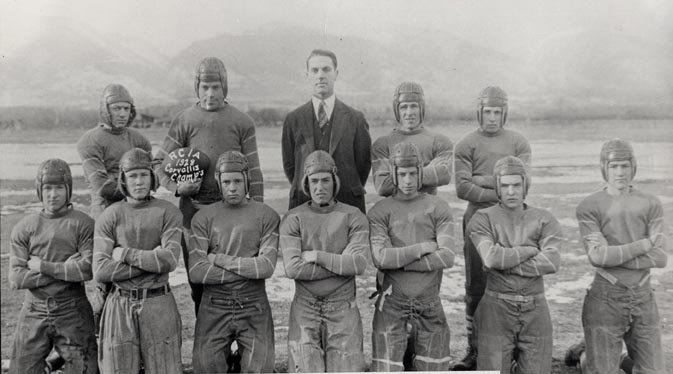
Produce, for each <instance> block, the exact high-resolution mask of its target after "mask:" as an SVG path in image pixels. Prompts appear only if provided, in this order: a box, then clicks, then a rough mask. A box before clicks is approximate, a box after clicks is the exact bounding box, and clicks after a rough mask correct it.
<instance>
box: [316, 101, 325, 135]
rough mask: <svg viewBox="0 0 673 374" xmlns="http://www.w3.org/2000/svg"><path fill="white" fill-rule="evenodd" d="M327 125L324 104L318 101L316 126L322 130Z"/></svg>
mask: <svg viewBox="0 0 673 374" xmlns="http://www.w3.org/2000/svg"><path fill="white" fill-rule="evenodd" d="M326 124H327V111H326V110H325V102H324V101H322V100H321V101H320V106H319V107H318V126H319V127H320V128H321V129H322V128H323V127H324V126H325V125H326Z"/></svg>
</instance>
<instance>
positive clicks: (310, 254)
mask: <svg viewBox="0 0 673 374" xmlns="http://www.w3.org/2000/svg"><path fill="white" fill-rule="evenodd" d="M301 258H302V260H304V261H306V262H308V263H315V262H316V261H318V251H306V252H302V253H301Z"/></svg>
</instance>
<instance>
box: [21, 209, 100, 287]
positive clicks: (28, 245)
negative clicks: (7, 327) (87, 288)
mask: <svg viewBox="0 0 673 374" xmlns="http://www.w3.org/2000/svg"><path fill="white" fill-rule="evenodd" d="M93 231H94V220H93V219H91V217H89V216H88V215H86V214H84V213H82V212H80V211H77V210H74V209H73V208H72V207H69V208H68V209H66V210H64V211H61V212H59V213H56V214H50V213H48V212H46V211H44V210H43V211H42V212H40V213H37V214H31V215H29V216H26V217H24V218H23V219H22V220H21V221H19V223H17V224H16V226H14V228H13V229H12V234H11V239H10V248H9V284H10V286H11V287H12V288H14V289H29V290H30V292H32V293H33V294H34V295H35V296H36V297H38V298H40V299H44V298H47V297H50V296H56V295H58V294H59V293H60V292H61V291H63V290H65V289H66V288H67V287H69V286H70V284H71V283H70V282H76V283H79V282H84V281H88V280H91V256H92V253H93V252H92V251H93ZM30 256H37V257H40V258H41V260H42V262H41V265H40V270H39V272H37V271H33V270H29V269H28V260H29V259H30Z"/></svg>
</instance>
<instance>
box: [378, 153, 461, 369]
mask: <svg viewBox="0 0 673 374" xmlns="http://www.w3.org/2000/svg"><path fill="white" fill-rule="evenodd" d="M391 153H392V154H391V156H390V164H391V167H392V170H391V172H392V176H393V178H392V182H393V185H394V186H395V194H394V195H393V196H391V197H388V198H386V199H383V200H381V201H379V202H378V203H376V205H374V207H373V208H372V209H371V210H370V211H369V214H368V217H369V222H370V231H371V247H372V259H373V260H374V265H376V267H377V268H378V269H379V270H380V271H381V272H382V274H383V277H382V280H381V284H379V285H377V288H378V290H379V291H378V295H379V296H378V299H377V301H376V310H375V312H374V322H373V332H372V349H373V353H372V371H403V370H404V369H405V368H404V364H403V362H402V361H403V360H402V357H403V356H404V355H405V352H406V351H408V352H411V360H412V362H413V364H412V366H413V369H414V370H422V371H428V370H448V369H449V363H450V357H449V340H450V331H449V325H448V324H447V322H446V316H445V314H444V308H443V307H442V301H441V300H440V298H439V288H440V286H441V283H442V271H443V270H444V269H446V268H450V267H451V266H453V260H454V253H453V250H452V247H453V246H454V238H453V227H452V226H451V213H450V211H449V205H448V204H447V203H446V202H445V201H444V200H442V199H441V198H439V197H437V196H434V195H429V194H427V193H424V192H419V190H420V189H421V188H422V182H421V181H422V180H423V177H422V171H423V160H422V159H421V155H420V152H419V151H418V149H417V148H416V146H415V145H414V144H412V143H398V144H396V145H394V146H393V148H392V152H391ZM409 344H411V345H412V346H408V345H409Z"/></svg>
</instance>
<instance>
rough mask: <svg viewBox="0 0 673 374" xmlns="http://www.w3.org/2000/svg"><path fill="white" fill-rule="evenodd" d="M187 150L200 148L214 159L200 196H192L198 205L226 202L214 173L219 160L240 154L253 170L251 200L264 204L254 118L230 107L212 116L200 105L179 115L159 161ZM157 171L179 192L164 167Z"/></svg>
mask: <svg viewBox="0 0 673 374" xmlns="http://www.w3.org/2000/svg"><path fill="white" fill-rule="evenodd" d="M183 147H192V148H196V149H198V150H200V151H201V152H205V154H206V155H207V156H208V158H209V159H210V165H209V166H208V170H206V174H205V175H204V176H203V180H202V182H201V188H200V190H199V192H198V193H197V194H196V195H194V196H191V197H192V198H193V199H194V200H196V201H197V202H198V203H202V204H210V203H213V202H215V201H219V200H222V195H221V193H220V190H219V188H218V187H217V183H218V182H217V181H216V180H215V177H214V175H215V174H214V173H215V166H216V165H217V159H218V157H219V156H220V155H221V154H222V153H224V152H226V151H239V152H241V153H243V154H244V155H245V157H246V158H247V159H248V166H249V167H250V197H251V198H252V199H254V200H257V201H263V200H264V183H263V180H262V170H261V169H260V167H259V155H258V154H257V138H256V137H255V124H254V122H253V120H252V118H250V116H248V115H246V114H245V113H243V112H241V111H239V110H238V109H236V108H234V107H233V106H231V105H229V104H226V105H225V106H224V107H222V108H220V109H219V110H217V111H212V112H209V111H207V110H205V109H203V108H201V106H200V105H199V104H198V103H196V104H195V105H194V106H191V107H189V108H187V109H185V110H183V111H181V112H180V113H178V115H177V116H176V117H175V119H173V122H172V123H171V128H170V129H169V130H168V135H166V139H165V140H164V144H163V146H162V147H161V149H160V150H159V151H158V152H157V154H156V158H157V159H158V160H159V161H163V159H164V158H165V157H166V156H167V155H168V154H169V153H170V152H171V151H174V150H176V149H178V148H183ZM159 164H160V163H159ZM155 171H156V172H157V174H158V175H159V181H160V183H161V185H162V186H164V187H166V188H167V189H168V190H170V191H172V192H175V191H176V190H177V184H176V183H175V182H173V181H172V180H171V179H170V176H169V175H167V174H166V172H165V171H164V170H163V169H162V168H161V167H160V166H159V167H157V169H156V170H155Z"/></svg>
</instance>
